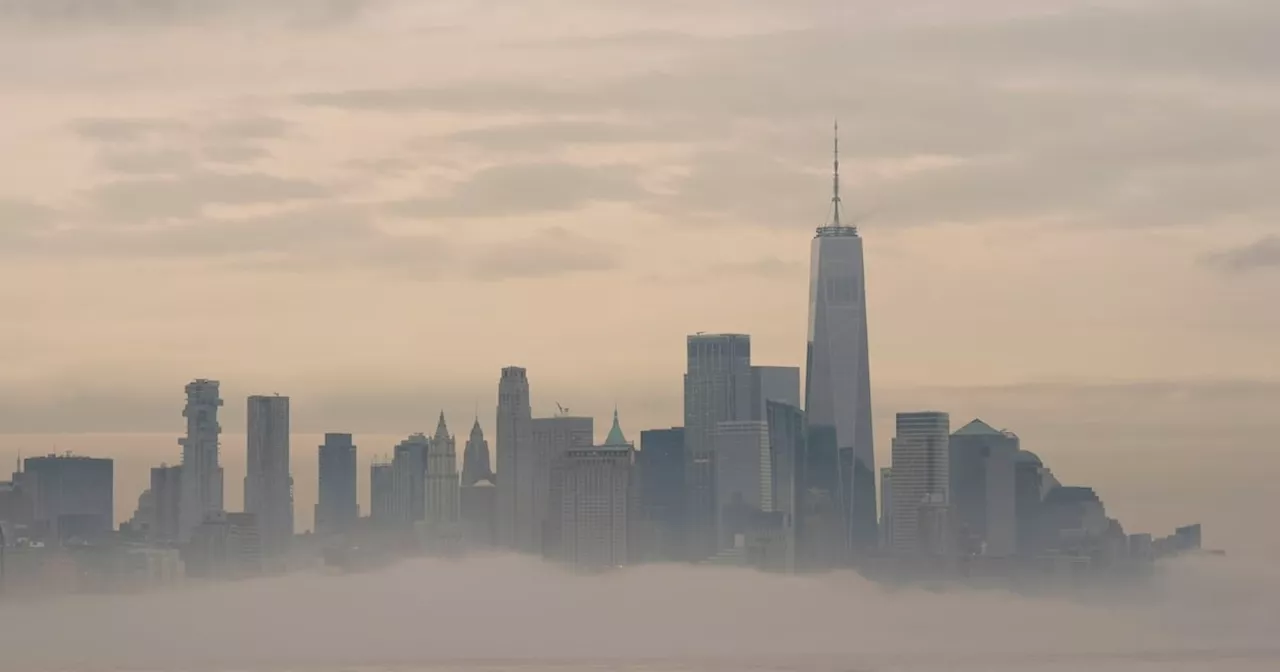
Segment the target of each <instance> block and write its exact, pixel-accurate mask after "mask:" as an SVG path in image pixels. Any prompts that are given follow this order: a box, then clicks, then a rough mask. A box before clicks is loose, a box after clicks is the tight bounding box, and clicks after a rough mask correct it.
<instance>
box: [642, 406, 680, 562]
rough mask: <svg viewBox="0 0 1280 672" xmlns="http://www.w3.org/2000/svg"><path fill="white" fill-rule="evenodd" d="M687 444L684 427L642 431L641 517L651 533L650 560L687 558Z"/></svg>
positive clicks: (647, 542)
mask: <svg viewBox="0 0 1280 672" xmlns="http://www.w3.org/2000/svg"><path fill="white" fill-rule="evenodd" d="M684 443H685V442H684V428H683V427H672V428H671V429H650V430H645V431H642V432H640V450H639V451H637V452H636V455H635V460H636V472H637V473H636V477H637V480H638V482H639V505H640V511H639V516H638V518H639V520H640V521H643V524H644V525H645V526H646V529H648V530H649V531H650V532H651V534H650V535H649V537H648V538H647V539H646V540H645V541H646V548H645V549H644V550H645V552H646V557H647V558H649V559H653V560H663V561H668V562H674V561H677V560H681V559H683V558H684V557H685V536H684V523H685V511H684V498H685V453H684V449H685V445H684ZM633 550H634V549H633Z"/></svg>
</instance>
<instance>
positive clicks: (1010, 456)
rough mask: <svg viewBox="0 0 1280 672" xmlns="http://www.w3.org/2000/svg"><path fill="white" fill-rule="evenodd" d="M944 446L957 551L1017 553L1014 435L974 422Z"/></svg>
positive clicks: (981, 553) (1016, 450) (1015, 450)
mask: <svg viewBox="0 0 1280 672" xmlns="http://www.w3.org/2000/svg"><path fill="white" fill-rule="evenodd" d="M949 450H950V452H951V464H950V468H949V469H950V479H951V486H950V499H951V511H952V516H953V517H952V523H953V525H954V527H955V531H956V536H957V541H958V542H959V544H960V548H961V550H962V552H963V553H965V554H966V555H987V556H992V557H1008V556H1011V555H1014V554H1016V553H1017V550H1018V531H1017V530H1018V522H1017V492H1016V480H1017V479H1016V464H1017V460H1018V450H1019V448H1018V436H1017V435H1016V434H1014V433H1013V432H1002V431H1000V430H997V429H995V428H994V427H992V426H991V425H988V424H987V423H985V422H983V421H981V420H974V421H972V422H970V423H969V424H967V425H965V426H964V427H961V428H960V429H957V430H956V431H955V433H953V434H952V435H951V440H950V444H949Z"/></svg>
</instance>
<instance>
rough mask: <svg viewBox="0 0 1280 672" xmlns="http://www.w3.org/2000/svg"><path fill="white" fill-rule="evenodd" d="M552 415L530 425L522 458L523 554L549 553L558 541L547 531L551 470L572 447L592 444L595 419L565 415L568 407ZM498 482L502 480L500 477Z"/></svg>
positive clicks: (520, 525)
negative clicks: (527, 442) (529, 433)
mask: <svg viewBox="0 0 1280 672" xmlns="http://www.w3.org/2000/svg"><path fill="white" fill-rule="evenodd" d="M561 412H562V414H561V415H557V416H555V417H551V418H534V419H533V421H532V422H531V424H530V428H531V434H532V441H531V449H530V450H529V451H526V452H527V455H528V459H526V460H523V461H521V466H520V467H519V468H520V469H521V470H522V471H521V473H520V478H522V479H525V480H527V481H528V483H527V484H522V485H521V487H520V490H519V492H520V495H521V500H520V514H519V518H518V521H519V522H518V524H517V533H518V540H519V542H520V544H519V547H518V548H519V549H520V550H522V551H524V552H526V553H537V554H543V555H545V554H548V553H550V552H551V548H550V544H553V543H555V542H556V541H557V538H556V535H555V534H554V533H549V531H548V529H547V528H548V525H554V524H555V523H556V522H557V520H556V519H553V499H552V496H551V488H552V478H553V475H552V469H553V467H555V465H556V464H557V461H558V460H559V459H560V458H561V457H563V456H564V455H565V453H567V452H568V451H570V450H573V449H575V448H590V447H591V446H592V444H593V443H595V420H594V419H593V418H589V417H582V416H571V415H567V412H568V409H561ZM498 482H499V483H501V482H502V481H501V480H499V481H498Z"/></svg>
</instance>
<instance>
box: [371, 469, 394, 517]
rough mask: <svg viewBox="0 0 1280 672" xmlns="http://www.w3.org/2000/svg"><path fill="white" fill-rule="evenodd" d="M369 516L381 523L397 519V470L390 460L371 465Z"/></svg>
mask: <svg viewBox="0 0 1280 672" xmlns="http://www.w3.org/2000/svg"><path fill="white" fill-rule="evenodd" d="M369 518H370V520H372V521H373V522H374V523H376V524H379V525H388V524H390V523H391V522H392V521H394V520H395V471H394V465H393V464H392V463H390V462H374V463H373V464H371V465H369Z"/></svg>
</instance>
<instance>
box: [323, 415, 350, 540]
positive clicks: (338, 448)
mask: <svg viewBox="0 0 1280 672" xmlns="http://www.w3.org/2000/svg"><path fill="white" fill-rule="evenodd" d="M319 457H320V459H319V464H320V476H319V486H320V487H319V490H320V495H319V500H318V501H317V502H316V509H315V511H316V533H317V534H335V533H338V532H343V531H346V530H347V529H349V528H350V527H351V525H353V524H354V523H355V522H356V519H357V518H359V517H360V505H359V504H357V503H356V445H355V442H353V441H352V439H351V435H350V434H336V433H332V432H331V433H326V434H325V435H324V443H322V444H320V448H319Z"/></svg>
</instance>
